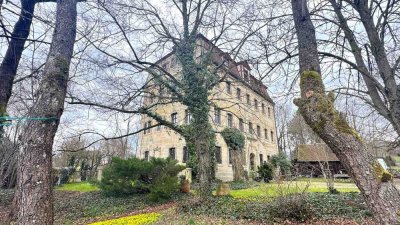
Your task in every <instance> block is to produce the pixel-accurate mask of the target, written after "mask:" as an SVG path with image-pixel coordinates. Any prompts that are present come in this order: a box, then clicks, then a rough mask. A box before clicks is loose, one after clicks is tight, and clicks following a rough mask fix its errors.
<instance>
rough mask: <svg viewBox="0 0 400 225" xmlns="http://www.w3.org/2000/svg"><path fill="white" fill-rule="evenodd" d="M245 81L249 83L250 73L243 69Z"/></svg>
mask: <svg viewBox="0 0 400 225" xmlns="http://www.w3.org/2000/svg"><path fill="white" fill-rule="evenodd" d="M243 79H244V81H246V82H249V71H248V70H246V69H245V68H243Z"/></svg>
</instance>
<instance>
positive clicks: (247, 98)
mask: <svg viewBox="0 0 400 225" xmlns="http://www.w3.org/2000/svg"><path fill="white" fill-rule="evenodd" d="M246 102H247V105H251V102H250V95H249V94H246Z"/></svg>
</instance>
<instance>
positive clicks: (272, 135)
mask: <svg viewBox="0 0 400 225" xmlns="http://www.w3.org/2000/svg"><path fill="white" fill-rule="evenodd" d="M273 141H274V132H273V131H271V142H273Z"/></svg>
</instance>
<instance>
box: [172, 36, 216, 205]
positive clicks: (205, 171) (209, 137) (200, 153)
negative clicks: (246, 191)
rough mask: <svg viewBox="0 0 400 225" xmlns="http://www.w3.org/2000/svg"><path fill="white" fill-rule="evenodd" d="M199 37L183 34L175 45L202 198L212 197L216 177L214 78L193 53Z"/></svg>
mask: <svg viewBox="0 0 400 225" xmlns="http://www.w3.org/2000/svg"><path fill="white" fill-rule="evenodd" d="M195 48H196V36H195V35H189V34H186V33H185V35H184V39H182V40H181V42H180V43H179V44H178V45H177V46H176V48H175V50H176V56H177V58H178V60H179V62H180V63H181V65H182V83H183V85H184V87H183V90H184V92H185V93H183V95H182V96H183V97H181V98H182V99H180V101H181V102H182V103H183V104H184V105H186V106H187V107H188V111H189V113H190V114H191V115H192V120H191V122H190V125H189V126H188V127H187V129H186V133H185V134H183V135H184V136H185V139H186V141H187V142H189V143H190V144H191V145H192V146H194V148H195V151H196V155H197V178H198V181H199V185H200V188H199V194H200V196H201V197H202V198H208V197H210V196H211V180H212V178H213V169H214V166H213V157H212V154H213V150H214V148H215V144H214V140H215V133H214V130H213V129H212V126H211V124H210V122H209V119H208V116H209V112H210V107H209V102H208V96H209V91H210V89H211V88H210V84H211V83H212V82H213V81H214V80H213V79H212V75H211V76H210V73H209V71H208V68H207V64H203V63H200V62H196V60H195V57H194V52H195Z"/></svg>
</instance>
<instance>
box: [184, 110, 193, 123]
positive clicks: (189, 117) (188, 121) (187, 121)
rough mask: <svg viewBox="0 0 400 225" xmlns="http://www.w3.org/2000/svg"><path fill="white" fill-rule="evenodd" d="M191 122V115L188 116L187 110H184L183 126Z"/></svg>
mask: <svg viewBox="0 0 400 225" xmlns="http://www.w3.org/2000/svg"><path fill="white" fill-rule="evenodd" d="M191 120H192V115H191V114H190V112H189V110H187V109H186V110H185V124H190V121H191Z"/></svg>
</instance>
